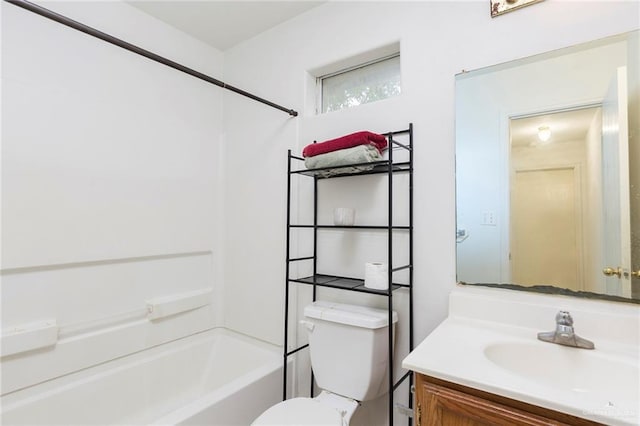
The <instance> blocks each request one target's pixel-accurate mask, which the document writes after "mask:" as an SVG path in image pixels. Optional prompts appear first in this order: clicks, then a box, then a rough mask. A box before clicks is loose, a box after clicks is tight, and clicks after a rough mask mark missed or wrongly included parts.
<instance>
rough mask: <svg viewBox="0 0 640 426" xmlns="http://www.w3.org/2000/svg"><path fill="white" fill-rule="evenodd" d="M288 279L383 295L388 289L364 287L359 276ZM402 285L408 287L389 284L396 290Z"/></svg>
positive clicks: (319, 275)
mask: <svg viewBox="0 0 640 426" xmlns="http://www.w3.org/2000/svg"><path fill="white" fill-rule="evenodd" d="M289 281H291V282H296V283H301V284H308V285H316V286H318V287H329V288H338V289H342V290H349V291H359V292H361V293H369V294H380V295H384V296H387V295H388V294H389V291H388V290H374V289H372V288H367V287H365V286H364V280H363V279H359V278H349V277H338V276H335V275H323V274H316V275H312V276H310V277H304V278H290V279H289ZM402 287H409V285H407V284H393V285H392V286H391V288H392V289H393V290H397V289H399V288H402Z"/></svg>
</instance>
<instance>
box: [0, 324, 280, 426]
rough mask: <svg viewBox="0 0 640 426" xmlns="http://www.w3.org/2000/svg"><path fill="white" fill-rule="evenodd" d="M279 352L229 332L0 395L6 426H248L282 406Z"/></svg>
mask: <svg viewBox="0 0 640 426" xmlns="http://www.w3.org/2000/svg"><path fill="white" fill-rule="evenodd" d="M281 385H282V357H281V355H280V353H279V350H278V348H277V347H275V346H272V345H269V344H266V343H263V342H260V341H257V340H255V339H251V338H248V337H245V336H242V335H239V334H237V333H233V332H230V331H227V330H225V329H221V328H219V329H214V330H209V331H206V332H203V333H199V334H196V335H193V336H190V337H186V338H183V339H179V340H176V341H174V342H171V343H167V344H164V345H160V346H156V347H154V348H152V349H148V350H145V351H141V352H138V353H135V354H132V355H129V356H125V357H122V358H119V359H117V360H113V361H111V362H108V363H104V364H101V365H98V366H95V367H92V368H88V369H85V370H82V371H78V372H75V373H72V374H69V375H66V376H63V377H59V378H57V379H54V380H50V381H47V382H44V383H40V384H38V385H35V386H31V387H28V388H25V389H22V390H19V391H15V392H12V393H9V394H6V395H3V396H2V399H1V400H0V402H1V404H2V417H1V421H2V424H11V425H34V424H64V425H106V424H119V425H122V424H158V425H160V424H161V425H177V424H208V425H220V426H222V425H224V426H227V425H246V424H249V423H251V421H252V420H253V419H254V418H255V417H257V416H258V414H260V413H261V412H262V411H264V410H265V409H266V408H267V407H269V406H271V405H273V404H274V403H276V402H277V401H278V400H279V396H280V392H277V391H275V390H277V389H280V386H281Z"/></svg>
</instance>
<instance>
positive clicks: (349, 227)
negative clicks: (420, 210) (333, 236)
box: [289, 225, 411, 231]
mask: <svg viewBox="0 0 640 426" xmlns="http://www.w3.org/2000/svg"><path fill="white" fill-rule="evenodd" d="M289 226H290V227H291V228H313V227H314V225H289ZM315 227H316V228H318V229H371V230H376V229H380V230H387V229H389V227H388V226H386V225H350V226H347V225H316V226H315ZM391 229H393V230H401V231H402V230H404V231H408V230H410V229H411V228H410V227H409V226H406V225H393V226H392V227H391Z"/></svg>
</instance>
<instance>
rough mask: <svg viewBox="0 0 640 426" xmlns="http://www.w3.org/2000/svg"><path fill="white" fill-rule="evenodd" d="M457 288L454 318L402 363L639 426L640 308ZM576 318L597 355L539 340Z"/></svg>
mask: <svg viewBox="0 0 640 426" xmlns="http://www.w3.org/2000/svg"><path fill="white" fill-rule="evenodd" d="M511 293H515V292H509V291H507V290H494V289H477V288H473V289H470V288H465V287H458V288H456V290H454V291H453V292H452V294H451V298H450V313H449V317H448V318H447V319H446V320H445V321H444V322H442V323H441V324H440V325H439V326H438V327H437V328H436V329H435V330H434V331H433V332H432V333H431V334H430V335H429V336H428V337H427V338H426V339H425V340H424V341H423V342H422V343H420V345H418V347H416V348H415V349H414V350H413V351H412V352H411V353H410V354H409V355H408V356H407V357H406V358H405V359H404V361H403V364H402V365H403V367H404V368H407V369H410V370H413V371H415V372H418V373H422V374H425V375H428V376H432V377H435V378H439V379H443V380H447V381H449V382H453V383H457V384H461V385H464V386H468V387H472V388H475V389H479V390H482V391H486V392H491V393H493V394H496V395H500V396H504V397H507V398H512V399H516V400H520V401H523V402H526V403H529V404H534V405H538V406H541V407H544V408H548V409H551V410H556V411H560V412H563V413H568V414H571V415H574V416H577V417H582V418H586V419H589V420H594V421H597V422H602V423H605V424H610V425H638V424H640V413H639V411H640V373H639V372H640V369H639V364H640V346H639V344H638V343H639V342H638V339H639V338H640V333H638V331H639V330H640V308H639V307H638V306H636V305H626V304H619V303H616V304H612V302H600V301H583V300H580V299H574V298H566V297H558V296H548V295H523V294H521V293H518V294H516V295H512V294H511ZM558 310H569V311H570V312H571V314H572V315H573V317H574V320H575V323H574V327H575V330H576V334H578V335H580V336H581V337H584V338H587V339H589V340H592V341H594V342H595V346H596V348H595V349H594V350H588V349H578V348H573V347H566V346H561V345H557V344H552V343H546V342H542V341H539V340H537V333H538V332H540V331H550V330H553V328H554V324H555V323H554V317H555V313H556V312H557V311H558Z"/></svg>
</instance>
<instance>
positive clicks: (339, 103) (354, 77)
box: [318, 54, 401, 113]
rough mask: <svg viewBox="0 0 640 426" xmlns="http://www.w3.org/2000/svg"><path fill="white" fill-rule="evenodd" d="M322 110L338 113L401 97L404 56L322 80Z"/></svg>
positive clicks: (383, 59)
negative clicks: (401, 72)
mask: <svg viewBox="0 0 640 426" xmlns="http://www.w3.org/2000/svg"><path fill="white" fill-rule="evenodd" d="M318 85H319V93H320V102H319V103H320V104H321V105H320V106H321V108H320V111H322V112H323V113H324V112H331V111H338V110H341V109H345V108H351V107H353V106H357V105H361V104H366V103H368V102H373V101H378V100H381V99H386V98H390V97H392V96H396V95H399V94H400V91H401V84H400V54H395V55H392V56H387V57H386V58H382V59H378V60H376V61H372V62H368V63H366V64H361V65H358V66H356V67H352V68H350V69H346V70H342V71H339V72H336V73H333V74H329V75H325V76H323V77H319V78H318Z"/></svg>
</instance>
